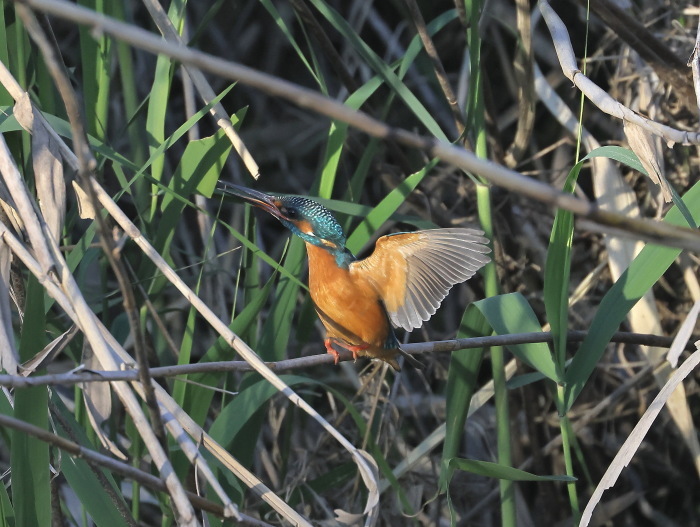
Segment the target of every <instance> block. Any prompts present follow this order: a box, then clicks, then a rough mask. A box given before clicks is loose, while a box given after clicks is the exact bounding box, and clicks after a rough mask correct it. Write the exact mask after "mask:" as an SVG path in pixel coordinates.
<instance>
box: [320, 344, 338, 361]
mask: <svg viewBox="0 0 700 527" xmlns="http://www.w3.org/2000/svg"><path fill="white" fill-rule="evenodd" d="M323 343H324V344H325V345H326V352H327V353H330V354H331V355H333V358H334V359H335V361H334V362H335V364H338V359H339V358H340V353H338V350H336V349H335V348H334V347H333V343H332V342H331V339H326V340H324V341H323Z"/></svg>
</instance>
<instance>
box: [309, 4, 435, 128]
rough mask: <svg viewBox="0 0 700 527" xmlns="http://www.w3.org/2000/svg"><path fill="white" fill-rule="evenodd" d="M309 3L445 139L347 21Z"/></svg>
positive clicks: (323, 6)
mask: <svg viewBox="0 0 700 527" xmlns="http://www.w3.org/2000/svg"><path fill="white" fill-rule="evenodd" d="M311 3H312V4H313V5H314V6H315V7H316V9H317V10H318V11H319V13H321V14H322V15H323V16H324V17H325V18H326V20H328V21H329V22H330V23H331V24H332V25H333V27H335V29H336V30H337V31H338V32H339V33H340V34H341V35H342V36H343V38H345V39H346V40H347V41H348V42H349V43H350V44H351V45H352V46H353V48H354V49H355V51H357V53H358V54H359V55H360V57H362V59H363V60H364V61H365V62H366V63H367V64H368V65H369V66H370V67H371V68H372V69H373V70H374V71H375V72H376V73H377V74H378V75H379V76H380V77H382V79H384V82H386V83H387V85H388V86H389V87H391V89H392V90H393V91H394V92H396V94H397V95H398V96H399V97H400V98H401V99H402V100H403V101H404V103H405V104H406V107H407V108H408V109H409V110H410V111H411V112H412V113H413V114H414V115H415V116H416V117H417V118H418V120H419V121H420V122H421V123H422V124H423V126H425V127H426V129H427V130H428V131H429V132H430V133H431V134H432V135H433V136H435V137H436V138H438V139H441V140H443V141H447V140H448V139H447V136H446V135H445V133H444V132H443V131H442V129H441V128H440V126H439V125H438V123H437V122H436V121H435V119H433V117H432V115H431V114H430V112H429V111H428V110H427V109H426V108H425V106H423V103H421V102H420V101H419V100H418V98H417V97H416V96H415V95H414V94H413V92H411V90H409V89H408V88H407V87H406V85H405V84H404V83H403V82H402V81H401V80H400V79H399V78H398V77H397V76H396V74H395V73H394V72H393V71H392V69H391V68H390V67H389V66H388V65H387V64H386V63H385V62H384V61H383V60H382V59H381V58H380V57H379V56H378V55H377V54H376V53H375V52H374V51H372V49H371V48H370V47H369V46H368V45H367V44H366V43H365V42H364V41H363V40H362V39H361V38H360V36H359V35H358V34H357V32H356V31H355V30H354V29H353V28H352V26H350V24H348V23H347V21H346V20H345V19H344V18H343V17H342V16H341V15H340V14H339V13H338V12H337V11H336V10H335V9H333V8H332V7H330V6H329V5H328V4H327V3H326V2H324V1H323V0H311Z"/></svg>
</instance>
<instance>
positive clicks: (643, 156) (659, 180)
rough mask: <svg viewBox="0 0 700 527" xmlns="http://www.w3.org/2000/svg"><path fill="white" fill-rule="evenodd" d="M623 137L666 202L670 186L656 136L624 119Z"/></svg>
mask: <svg viewBox="0 0 700 527" xmlns="http://www.w3.org/2000/svg"><path fill="white" fill-rule="evenodd" d="M624 131H625V137H627V142H628V143H629V146H630V148H631V149H632V150H633V151H634V153H635V154H637V157H638V158H639V161H641V163H642V165H643V166H644V168H645V170H646V171H647V175H648V176H649V178H650V179H651V180H652V181H653V182H654V183H656V184H657V185H659V187H661V194H662V195H663V197H664V200H665V201H666V203H668V202H670V201H671V197H672V196H671V187H670V186H669V183H668V181H667V180H666V178H665V177H664V175H663V174H664V169H663V166H662V165H663V156H662V155H661V152H660V149H659V145H658V141H656V137H655V136H653V135H652V134H651V133H649V132H648V131H647V130H644V129H643V128H642V127H640V126H638V125H636V124H634V123H631V122H629V121H624Z"/></svg>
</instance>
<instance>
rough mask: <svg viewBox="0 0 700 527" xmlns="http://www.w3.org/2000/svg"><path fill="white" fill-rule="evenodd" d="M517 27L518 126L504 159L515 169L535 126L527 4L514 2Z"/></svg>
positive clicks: (532, 60)
mask: <svg viewBox="0 0 700 527" xmlns="http://www.w3.org/2000/svg"><path fill="white" fill-rule="evenodd" d="M515 10H516V20H517V26H518V40H517V44H516V45H517V49H516V51H515V61H514V62H515V63H514V72H515V79H516V81H517V82H518V126H517V128H516V130H515V138H514V139H513V144H512V145H510V147H509V148H508V151H507V152H506V156H505V159H504V161H505V163H506V165H507V166H509V167H511V168H513V167H515V166H516V165H517V164H518V162H519V161H520V159H521V158H522V157H523V154H524V153H525V151H526V149H527V147H528V145H529V144H530V141H531V134H532V127H533V126H534V124H535V77H534V72H533V64H534V59H533V53H532V23H531V21H530V2H528V1H527V0H516V1H515Z"/></svg>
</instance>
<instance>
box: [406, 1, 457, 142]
mask: <svg viewBox="0 0 700 527" xmlns="http://www.w3.org/2000/svg"><path fill="white" fill-rule="evenodd" d="M405 2H406V6H407V7H408V11H409V13H410V14H411V18H412V19H413V23H414V24H415V26H416V30H417V31H418V36H420V39H421V42H423V47H424V48H425V52H426V53H427V54H428V57H430V60H431V62H432V63H433V70H435V76H436V77H437V80H438V82H439V83H440V88H441V89H442V93H443V94H444V96H445V99H446V100H447V103H448V104H449V105H450V110H452V115H453V116H454V119H455V127H456V128H457V135H458V136H460V137H461V136H462V134H463V133H464V115H463V114H462V110H461V108H460V107H459V102H458V101H457V96H456V95H455V93H454V90H452V85H451V84H450V81H449V79H448V78H447V72H446V71H445V68H444V67H443V65H442V61H441V60H440V56H439V55H438V52H437V49H436V48H435V44H434V43H433V39H432V38H430V33H428V28H427V27H426V25H425V20H424V19H423V15H422V14H421V12H420V9H419V7H418V4H417V3H416V0H405Z"/></svg>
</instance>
